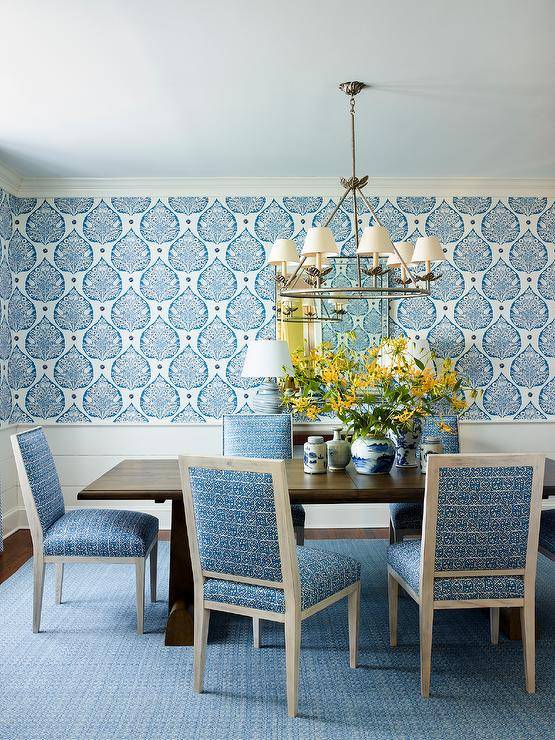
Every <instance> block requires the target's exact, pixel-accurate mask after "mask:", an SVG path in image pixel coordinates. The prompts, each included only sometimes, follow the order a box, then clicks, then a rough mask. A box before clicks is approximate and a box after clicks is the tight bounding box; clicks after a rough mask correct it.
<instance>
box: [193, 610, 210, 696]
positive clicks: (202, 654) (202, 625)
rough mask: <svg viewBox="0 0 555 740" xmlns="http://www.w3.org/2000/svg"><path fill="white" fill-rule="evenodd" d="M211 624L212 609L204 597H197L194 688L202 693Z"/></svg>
mask: <svg viewBox="0 0 555 740" xmlns="http://www.w3.org/2000/svg"><path fill="white" fill-rule="evenodd" d="M209 624H210V610H209V609H205V608H204V604H203V601H202V599H198V600H197V599H195V628H194V630H195V633H194V643H195V644H194V659H193V674H194V678H193V689H194V691H196V692H197V694H202V692H203V690H204V666H205V665H206V643H207V641H208V626H209Z"/></svg>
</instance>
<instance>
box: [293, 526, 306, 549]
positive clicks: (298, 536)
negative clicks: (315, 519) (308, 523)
mask: <svg viewBox="0 0 555 740" xmlns="http://www.w3.org/2000/svg"><path fill="white" fill-rule="evenodd" d="M293 529H294V532H295V541H296V543H297V545H301V546H302V545H304V527H294V528H293Z"/></svg>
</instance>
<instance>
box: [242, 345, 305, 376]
mask: <svg viewBox="0 0 555 740" xmlns="http://www.w3.org/2000/svg"><path fill="white" fill-rule="evenodd" d="M284 367H285V368H286V371H284V369H283V368H284ZM292 369H293V367H292V365H291V355H290V354H289V347H288V346H287V342H284V341H281V340H279V339H260V340H258V341H255V342H251V344H249V345H248V347H247V354H246V355H245V362H244V363H243V371H242V373H241V375H242V376H243V377H244V378H282V377H283V376H284V375H286V372H291V371H292Z"/></svg>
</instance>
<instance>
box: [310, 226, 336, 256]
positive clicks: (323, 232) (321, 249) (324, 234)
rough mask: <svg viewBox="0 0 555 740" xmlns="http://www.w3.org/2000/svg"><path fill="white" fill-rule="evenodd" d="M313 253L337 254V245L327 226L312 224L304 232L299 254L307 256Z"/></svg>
mask: <svg viewBox="0 0 555 740" xmlns="http://www.w3.org/2000/svg"><path fill="white" fill-rule="evenodd" d="M315 254H323V255H330V256H331V255H334V254H339V247H338V246H337V244H336V243H335V239H334V238H333V234H332V232H331V229H330V228H329V227H328V226H312V227H311V228H310V229H308V231H307V233H306V239H305V240H304V244H303V251H302V252H301V255H302V256H303V257H308V256H310V255H315Z"/></svg>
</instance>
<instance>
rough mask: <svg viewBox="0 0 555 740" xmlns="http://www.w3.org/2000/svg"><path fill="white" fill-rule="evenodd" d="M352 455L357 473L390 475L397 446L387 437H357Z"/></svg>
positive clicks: (352, 448) (352, 446) (352, 447)
mask: <svg viewBox="0 0 555 740" xmlns="http://www.w3.org/2000/svg"><path fill="white" fill-rule="evenodd" d="M351 455H352V459H353V464H354V466H355V469H356V471H357V473H362V474H363V475H378V474H380V473H389V471H390V470H391V468H392V466H393V460H394V459H395V445H394V444H393V442H392V441H391V440H390V439H387V437H370V436H368V437H357V439H355V441H354V442H353V444H352V445H351Z"/></svg>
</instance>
